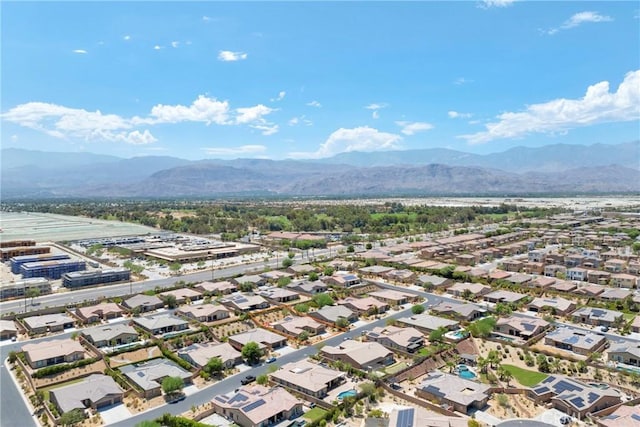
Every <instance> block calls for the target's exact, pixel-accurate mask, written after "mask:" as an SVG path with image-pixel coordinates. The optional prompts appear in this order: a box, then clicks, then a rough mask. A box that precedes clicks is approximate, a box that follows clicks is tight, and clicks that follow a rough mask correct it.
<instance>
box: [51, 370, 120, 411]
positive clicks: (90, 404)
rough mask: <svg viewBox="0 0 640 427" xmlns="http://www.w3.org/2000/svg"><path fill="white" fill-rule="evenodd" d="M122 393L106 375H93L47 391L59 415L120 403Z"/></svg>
mask: <svg viewBox="0 0 640 427" xmlns="http://www.w3.org/2000/svg"><path fill="white" fill-rule="evenodd" d="M123 396H124V391H123V390H122V389H121V388H120V386H119V385H118V384H117V383H116V382H115V380H114V379H113V378H111V377H110V376H108V375H102V374H93V375H89V376H88V377H85V378H83V379H82V380H81V381H80V382H77V383H74V384H69V385H67V386H63V387H59V388H54V389H51V390H50V391H49V400H50V401H51V403H53V404H54V405H55V406H56V408H58V412H59V413H60V414H64V413H66V412H69V411H73V410H74V409H79V410H81V411H84V410H85V409H87V408H91V409H94V410H98V409H100V408H104V407H107V406H111V405H115V404H117V403H121V402H122V398H123Z"/></svg>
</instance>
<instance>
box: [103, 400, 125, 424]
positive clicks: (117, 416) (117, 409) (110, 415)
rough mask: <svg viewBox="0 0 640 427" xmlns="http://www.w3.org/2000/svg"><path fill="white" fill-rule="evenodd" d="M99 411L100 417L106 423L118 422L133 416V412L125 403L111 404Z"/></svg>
mask: <svg viewBox="0 0 640 427" xmlns="http://www.w3.org/2000/svg"><path fill="white" fill-rule="evenodd" d="M98 412H100V417H102V421H103V422H104V424H113V423H117V422H118V421H123V420H126V419H128V418H130V417H131V412H129V410H128V409H127V407H126V406H125V405H123V404H119V405H113V406H109V407H108V408H105V409H101V410H100V411H98Z"/></svg>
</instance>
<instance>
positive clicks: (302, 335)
mask: <svg viewBox="0 0 640 427" xmlns="http://www.w3.org/2000/svg"><path fill="white" fill-rule="evenodd" d="M308 339H309V332H307V331H302V332H300V335H298V340H299V341H300V342H305V341H306V340H308Z"/></svg>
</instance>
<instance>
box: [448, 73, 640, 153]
mask: <svg viewBox="0 0 640 427" xmlns="http://www.w3.org/2000/svg"><path fill="white" fill-rule="evenodd" d="M497 119H498V121H496V122H493V123H488V124H486V125H485V128H486V130H485V131H483V132H478V133H475V134H471V135H461V136H460V137H461V138H464V139H466V140H467V141H468V142H469V143H470V144H481V143H485V142H489V141H492V140H494V139H505V138H519V137H523V136H526V135H529V134H532V133H547V134H549V133H551V134H553V133H558V132H566V131H568V130H569V129H572V128H576V127H584V126H590V125H593V124H597V123H612V122H626V121H633V120H640V70H636V71H631V72H629V73H627V74H626V75H625V77H624V80H623V81H622V83H620V85H619V86H618V89H617V91H615V92H610V91H609V82H607V81H602V82H599V83H596V84H594V85H591V86H589V87H588V88H587V91H586V93H585V95H584V97H582V98H580V99H565V98H559V99H554V100H552V101H549V102H545V103H541V104H533V105H530V106H528V107H527V108H526V110H524V111H522V112H517V113H512V112H507V113H502V114H500V115H499V116H497Z"/></svg>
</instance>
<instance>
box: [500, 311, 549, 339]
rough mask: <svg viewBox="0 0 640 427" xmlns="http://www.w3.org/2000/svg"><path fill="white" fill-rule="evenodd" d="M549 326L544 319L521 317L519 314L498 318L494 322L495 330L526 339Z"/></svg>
mask: <svg viewBox="0 0 640 427" xmlns="http://www.w3.org/2000/svg"><path fill="white" fill-rule="evenodd" d="M548 327H549V322H547V321H546V320H542V319H538V318H531V317H521V316H509V317H504V318H501V319H498V321H497V322H496V329H495V330H496V332H497V333H500V334H504V335H509V336H513V337H518V338H522V339H523V340H525V341H526V340H528V339H530V338H532V337H534V336H536V335H538V334H540V333H542V332H543V331H545V330H546V329H547V328H548Z"/></svg>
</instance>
